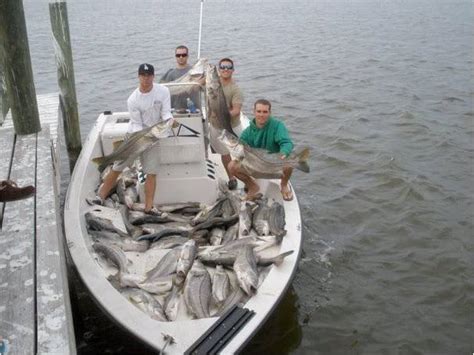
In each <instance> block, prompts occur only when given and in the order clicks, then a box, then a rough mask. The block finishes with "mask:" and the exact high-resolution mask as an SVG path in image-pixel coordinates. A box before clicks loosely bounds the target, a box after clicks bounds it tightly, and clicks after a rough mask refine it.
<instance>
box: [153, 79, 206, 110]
mask: <svg viewBox="0 0 474 355" xmlns="http://www.w3.org/2000/svg"><path fill="white" fill-rule="evenodd" d="M162 85H164V86H166V87H167V88H168V89H169V90H170V93H171V109H172V110H173V111H174V112H177V113H197V112H201V110H202V106H203V100H204V93H203V90H202V88H201V85H199V84H198V83H196V82H181V83H175V82H170V83H162Z"/></svg>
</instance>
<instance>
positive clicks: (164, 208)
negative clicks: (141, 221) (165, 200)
mask: <svg viewBox="0 0 474 355" xmlns="http://www.w3.org/2000/svg"><path fill="white" fill-rule="evenodd" d="M157 207H158V210H160V211H161V212H168V213H170V212H180V211H183V210H188V209H193V210H194V209H195V208H201V204H200V203H199V202H185V203H172V204H167V205H158V206H157Z"/></svg>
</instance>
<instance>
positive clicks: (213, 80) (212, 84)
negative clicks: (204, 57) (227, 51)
mask: <svg viewBox="0 0 474 355" xmlns="http://www.w3.org/2000/svg"><path fill="white" fill-rule="evenodd" d="M220 87H221V82H220V79H219V74H218V73H217V67H216V66H215V65H212V64H208V65H207V69H206V95H207V97H208V98H216V97H217V95H218V92H219V89H220Z"/></svg>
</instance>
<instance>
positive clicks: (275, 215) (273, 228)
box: [268, 202, 286, 238]
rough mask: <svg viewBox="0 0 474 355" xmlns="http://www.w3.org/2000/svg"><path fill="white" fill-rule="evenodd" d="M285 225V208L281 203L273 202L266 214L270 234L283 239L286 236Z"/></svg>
mask: <svg viewBox="0 0 474 355" xmlns="http://www.w3.org/2000/svg"><path fill="white" fill-rule="evenodd" d="M285 224H286V222H285V208H284V207H283V205H282V204H281V203H279V202H273V204H272V205H271V206H270V211H269V212H268V227H269V230H270V234H273V235H275V236H276V237H278V238H283V237H284V236H285V235H286V230H285Z"/></svg>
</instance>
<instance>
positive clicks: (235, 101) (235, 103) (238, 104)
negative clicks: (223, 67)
mask: <svg viewBox="0 0 474 355" xmlns="http://www.w3.org/2000/svg"><path fill="white" fill-rule="evenodd" d="M242 102H243V98H242V91H241V90H240V88H239V87H238V86H236V90H235V92H234V95H232V101H231V107H232V109H231V110H229V112H230V116H231V117H237V116H240V110H241V109H242Z"/></svg>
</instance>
